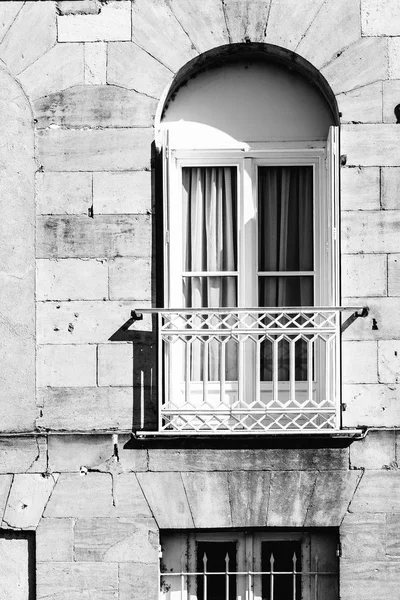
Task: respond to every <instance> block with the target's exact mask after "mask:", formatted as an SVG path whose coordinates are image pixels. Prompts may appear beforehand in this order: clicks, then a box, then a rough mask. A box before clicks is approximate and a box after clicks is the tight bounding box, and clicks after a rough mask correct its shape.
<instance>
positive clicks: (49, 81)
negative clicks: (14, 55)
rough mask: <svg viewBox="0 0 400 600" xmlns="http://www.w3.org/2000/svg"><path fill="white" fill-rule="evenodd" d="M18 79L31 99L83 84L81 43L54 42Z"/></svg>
mask: <svg viewBox="0 0 400 600" xmlns="http://www.w3.org/2000/svg"><path fill="white" fill-rule="evenodd" d="M18 79H19V81H20V82H21V84H22V86H23V88H24V90H26V93H27V94H28V96H29V98H31V100H36V99H37V98H42V97H43V96H47V95H48V94H52V93H54V92H59V91H61V90H64V89H66V88H69V87H71V86H74V85H80V84H83V83H84V56H83V44H62V45H60V44H56V45H55V46H53V47H52V48H51V49H50V50H49V51H48V52H46V54H43V56H41V57H40V58H39V59H38V60H37V61H36V62H34V63H33V64H32V65H30V66H29V67H28V68H26V69H25V70H24V71H23V72H22V73H20V74H19V76H18Z"/></svg>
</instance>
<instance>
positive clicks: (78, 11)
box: [57, 0, 101, 15]
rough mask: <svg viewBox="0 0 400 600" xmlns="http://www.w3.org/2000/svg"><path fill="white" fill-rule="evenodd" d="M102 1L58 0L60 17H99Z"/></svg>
mask: <svg viewBox="0 0 400 600" xmlns="http://www.w3.org/2000/svg"><path fill="white" fill-rule="evenodd" d="M100 8H101V4H100V0H58V2H57V11H58V14H59V15H92V14H93V15H98V14H99V12H100Z"/></svg>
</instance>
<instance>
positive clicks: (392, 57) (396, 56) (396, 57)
mask: <svg viewBox="0 0 400 600" xmlns="http://www.w3.org/2000/svg"><path fill="white" fill-rule="evenodd" d="M387 47H388V60H389V79H400V37H391V38H388V40H387Z"/></svg>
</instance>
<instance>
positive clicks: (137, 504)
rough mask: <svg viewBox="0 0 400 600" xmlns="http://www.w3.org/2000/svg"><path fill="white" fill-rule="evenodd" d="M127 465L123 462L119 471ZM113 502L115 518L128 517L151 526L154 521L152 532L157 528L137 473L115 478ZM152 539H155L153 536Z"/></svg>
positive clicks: (124, 474) (119, 465)
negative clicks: (143, 521)
mask: <svg viewBox="0 0 400 600" xmlns="http://www.w3.org/2000/svg"><path fill="white" fill-rule="evenodd" d="M124 465H126V461H125V463H124V462H123V461H121V462H120V463H119V464H118V465H117V469H118V468H120V469H124ZM113 484H114V488H113V500H114V511H113V515H114V516H115V517H127V518H130V519H133V520H136V519H138V520H139V521H140V520H145V521H146V522H147V523H149V524H150V521H152V523H153V525H152V530H153V529H154V528H155V527H156V522H155V520H154V515H153V514H152V513H151V512H150V507H149V504H148V502H147V500H146V498H145V496H144V494H143V491H142V488H141V487H140V485H139V482H138V479H137V476H136V473H119V474H118V475H116V476H113ZM150 537H154V536H153V534H151V535H150Z"/></svg>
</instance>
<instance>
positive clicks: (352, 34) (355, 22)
mask: <svg viewBox="0 0 400 600" xmlns="http://www.w3.org/2000/svg"><path fill="white" fill-rule="evenodd" d="M332 23H335V27H332ZM360 33H361V23H360V2H359V0H353V1H352V2H348V0H335V2H325V4H324V5H323V6H322V7H321V9H320V10H319V11H318V13H317V14H316V17H315V19H314V20H313V22H312V23H311V25H310V27H309V28H308V29H307V31H305V32H304V36H303V37H302V39H301V41H300V43H299V45H298V46H297V48H296V52H297V53H298V54H300V56H303V57H304V58H306V59H307V60H309V61H311V62H312V64H313V65H314V66H316V67H317V68H318V69H320V68H321V67H322V66H323V65H325V64H326V63H328V62H329V61H330V60H331V59H332V58H334V57H335V56H337V55H338V54H339V55H340V54H341V52H340V51H341V50H343V48H347V47H348V46H350V45H351V44H353V43H354V42H356V41H357V40H358V38H359V37H360ZM328 81H329V80H328ZM354 87H355V86H354Z"/></svg>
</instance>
